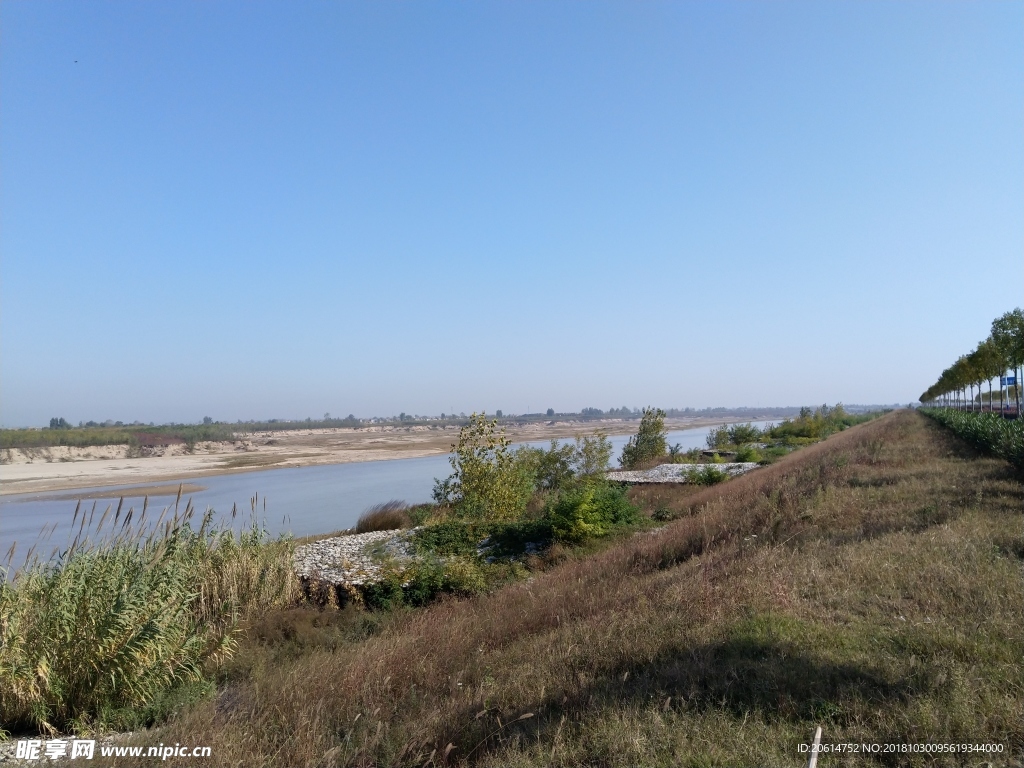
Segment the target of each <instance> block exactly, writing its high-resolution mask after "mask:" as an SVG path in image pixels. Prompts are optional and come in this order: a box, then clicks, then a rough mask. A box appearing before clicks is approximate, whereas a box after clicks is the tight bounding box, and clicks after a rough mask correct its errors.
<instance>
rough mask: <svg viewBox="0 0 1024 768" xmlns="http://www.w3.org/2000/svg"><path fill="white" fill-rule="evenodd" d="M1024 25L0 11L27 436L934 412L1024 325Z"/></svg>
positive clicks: (296, 11) (645, 7)
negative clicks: (956, 383)
mask: <svg viewBox="0 0 1024 768" xmlns="http://www.w3.org/2000/svg"><path fill="white" fill-rule="evenodd" d="M1022 83H1024V4H1022V3H1020V2H969V3H966V2H965V3H948V2H947V3H933V2H925V3H902V2H900V3H896V2H888V3H866V2H850V3H840V2H828V3H806V4H804V3H759V2H747V3H739V4H730V3H719V2H714V3H712V2H705V3H697V2H674V3H660V2H645V3H634V2H621V3H596V2H595V3H591V2H587V3H580V2H544V3H541V2H482V3H481V2H466V3H459V2H445V3H431V2H423V3H397V2H381V3H357V2H351V3H336V2H284V1H283V0H282V1H281V2H275V3H260V2H251V1H248V0H247V1H246V2H180V1H179V2H173V3H140V2H60V3H54V2H43V1H40V0H32V1H31V2H17V1H14V0H7V1H6V2H4V3H3V4H2V5H0V421H2V422H3V423H4V424H5V425H7V426H17V425H42V424H45V423H46V422H47V421H48V419H49V418H50V417H51V416H64V417H66V418H68V419H69V420H71V421H73V422H77V421H79V420H88V419H96V420H103V419H108V418H109V419H115V420H123V421H133V420H136V419H139V420H142V421H147V422H148V421H156V422H163V421H169V420H176V421H178V420H181V421H196V420H198V419H200V418H201V417H202V416H204V415H210V416H213V417H214V418H217V419H225V420H235V419H239V418H242V419H248V418H270V417H281V418H283V417H298V418H305V417H306V416H314V417H318V416H320V415H322V414H323V413H324V412H326V411H330V412H331V413H333V414H336V415H339V414H340V415H344V414H348V413H355V414H357V415H361V416H369V415H375V414H379V415H384V414H392V413H397V412H399V411H405V412H408V413H431V414H433V413H440V412H442V411H445V412H449V411H452V410H453V409H454V410H455V411H466V412H469V411H471V410H480V409H486V410H487V411H489V412H491V411H493V410H495V409H498V408H501V409H503V410H504V411H505V412H506V413H508V412H524V411H526V410H527V409H532V410H534V411H536V410H540V409H543V408H547V407H553V408H555V409H557V410H578V409H579V408H581V407H583V406H594V407H599V408H608V407H610V406H620V405H629V406H642V405H645V404H655V405H662V406H666V407H684V406H695V407H702V406H715V405H758V404H760V405H767V404H778V405H786V404H789V405H801V404H806V403H821V402H825V401H828V402H835V401H839V400H842V401H844V402H860V403H864V402H894V401H903V402H907V401H910V400H912V399H915V398H916V397H917V395H918V394H920V393H921V391H922V390H923V389H924V388H925V387H927V386H928V385H929V384H931V383H932V381H933V380H934V378H935V377H936V376H937V375H938V374H939V373H940V372H941V370H942V369H943V368H944V367H946V366H947V365H949V364H950V363H951V362H953V361H954V360H955V358H956V357H957V356H958V355H960V354H963V353H965V352H968V351H969V350H970V349H971V348H972V347H973V345H974V344H976V343H977V342H978V341H979V340H980V339H982V338H983V337H984V336H985V335H986V334H987V333H988V328H989V323H990V321H991V320H992V318H993V317H995V316H997V315H998V314H1001V313H1002V312H1005V311H1007V310H1009V309H1011V308H1013V307H1014V306H1019V305H1021V304H1022V303H1024V88H1022V85H1021V84H1022Z"/></svg>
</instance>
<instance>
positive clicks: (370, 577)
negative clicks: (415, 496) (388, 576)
mask: <svg viewBox="0 0 1024 768" xmlns="http://www.w3.org/2000/svg"><path fill="white" fill-rule="evenodd" d="M415 530H417V529H415V528H414V529H413V531H415ZM410 533H412V531H373V532H371V533H356V534H352V535H351V536H335V537H334V538H331V539H321V540H320V541H314V542H313V543H312V544H305V545H303V546H301V547H296V548H295V557H294V560H293V562H294V564H295V573H296V575H298V576H299V577H300V578H304V579H310V580H312V581H321V582H326V583H328V584H351V585H353V586H359V585H361V584H369V583H371V582H374V581H379V580H380V578H381V574H382V568H383V566H384V565H385V563H386V562H387V561H388V560H392V559H394V560H406V559H409V558H410V557H412V552H411V551H410V549H411V547H410V541H409V534H410Z"/></svg>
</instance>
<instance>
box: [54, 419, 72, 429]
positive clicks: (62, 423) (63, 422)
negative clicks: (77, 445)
mask: <svg viewBox="0 0 1024 768" xmlns="http://www.w3.org/2000/svg"><path fill="white" fill-rule="evenodd" d="M50 429H71V425H70V424H69V423H68V422H67V419H65V418H64V417H63V416H61V417H60V418H57V417H54V418H52V419H50Z"/></svg>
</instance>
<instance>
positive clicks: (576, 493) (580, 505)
mask: <svg viewBox="0 0 1024 768" xmlns="http://www.w3.org/2000/svg"><path fill="white" fill-rule="evenodd" d="M548 518H549V520H550V521H551V528H552V532H553V534H554V538H555V540H556V541H558V542H562V543H566V544H581V543H583V542H584V541H586V540H587V539H590V538H598V537H600V536H605V535H606V534H608V533H609V532H611V530H612V528H613V527H615V526H621V525H628V524H630V523H634V522H636V521H637V520H638V519H639V512H638V510H637V508H636V507H634V506H633V505H632V504H630V503H629V500H628V499H627V498H626V494H625V491H624V490H622V489H620V488H616V487H614V486H612V485H608V484H601V485H597V484H594V485H587V486H584V487H581V488H578V489H574V490H572V491H569V492H567V493H563V494H561V495H560V496H559V498H558V499H557V501H556V502H555V503H554V504H553V505H552V507H551V508H550V510H549V513H548Z"/></svg>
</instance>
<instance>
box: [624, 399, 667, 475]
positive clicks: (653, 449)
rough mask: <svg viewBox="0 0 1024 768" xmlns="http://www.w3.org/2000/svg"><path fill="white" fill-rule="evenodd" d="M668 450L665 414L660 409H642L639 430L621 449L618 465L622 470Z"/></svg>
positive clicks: (631, 467)
mask: <svg viewBox="0 0 1024 768" xmlns="http://www.w3.org/2000/svg"><path fill="white" fill-rule="evenodd" d="M667 450H668V442H667V440H666V439H665V412H664V411H663V410H661V408H644V411H643V416H642V417H641V419H640V428H639V429H638V430H637V433H636V434H635V435H633V437H631V438H629V442H627V443H626V445H625V447H624V448H623V449H622V458H621V459H619V463H620V464H622V466H623V468H624V469H633V468H634V467H636V466H639V465H640V464H642V463H644V462H646V461H650V460H651V459H656V458H658V457H659V456H664V455H665V453H666V451H667Z"/></svg>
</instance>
